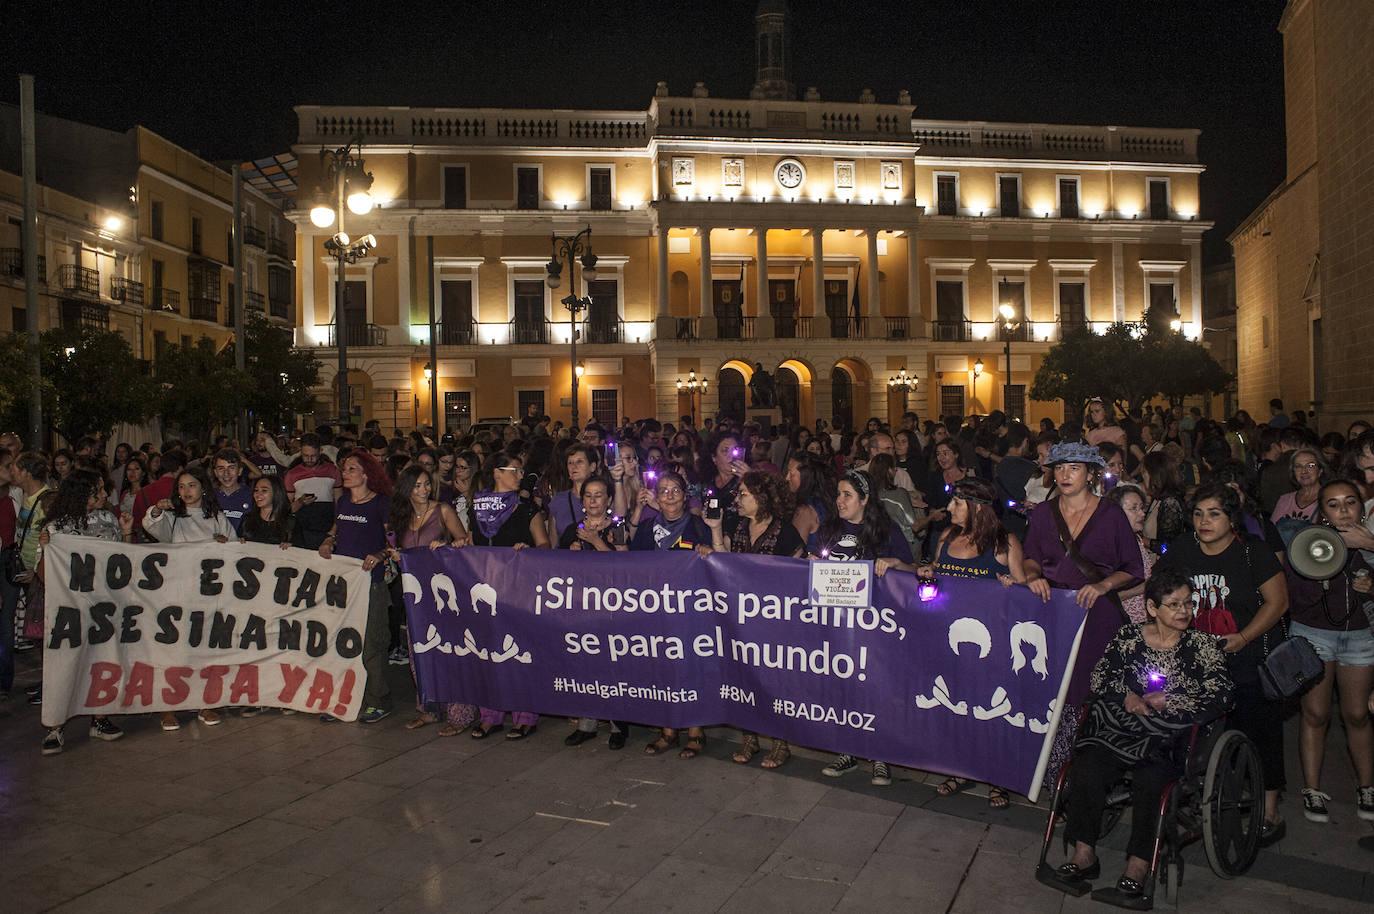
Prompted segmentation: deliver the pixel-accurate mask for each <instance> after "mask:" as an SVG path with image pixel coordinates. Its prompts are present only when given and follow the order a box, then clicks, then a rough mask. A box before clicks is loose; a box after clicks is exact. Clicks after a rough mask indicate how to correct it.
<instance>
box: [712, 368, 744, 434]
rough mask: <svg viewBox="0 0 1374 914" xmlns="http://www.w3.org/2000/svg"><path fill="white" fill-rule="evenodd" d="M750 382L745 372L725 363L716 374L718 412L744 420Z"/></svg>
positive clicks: (734, 418)
mask: <svg viewBox="0 0 1374 914" xmlns="http://www.w3.org/2000/svg"><path fill="white" fill-rule="evenodd" d="M747 389H748V382H746V381H745V379H744V374H743V373H742V372H741V371H740V370H739V369H738V368H735V367H734V366H732V365H728V364H727V365H723V366H721V369H720V374H718V375H717V376H716V399H717V401H718V404H719V405H718V406H717V407H716V411H717V413H718V414H719V415H720V416H722V417H724V418H727V419H733V420H734V421H736V422H743V421H744V409H745V407H746V406H747V405H748V399H747V397H748V394H747V393H746V391H747Z"/></svg>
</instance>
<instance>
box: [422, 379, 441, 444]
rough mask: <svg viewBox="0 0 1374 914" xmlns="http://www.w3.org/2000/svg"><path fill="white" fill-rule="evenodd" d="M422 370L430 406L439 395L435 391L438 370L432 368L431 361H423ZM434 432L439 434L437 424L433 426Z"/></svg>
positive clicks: (436, 388) (437, 385)
mask: <svg viewBox="0 0 1374 914" xmlns="http://www.w3.org/2000/svg"><path fill="white" fill-rule="evenodd" d="M424 372H425V384H426V386H428V387H429V402H430V405H431V407H432V406H433V405H434V404H435V398H436V397H438V396H439V394H438V393H437V390H438V387H439V379H438V377H437V374H438V372H436V371H435V370H434V363H433V362H426V363H425V367H424ZM430 412H431V413H433V412H434V410H433V409H431V410H430ZM434 434H435V435H438V434H439V426H438V425H437V424H436V425H435V427H434Z"/></svg>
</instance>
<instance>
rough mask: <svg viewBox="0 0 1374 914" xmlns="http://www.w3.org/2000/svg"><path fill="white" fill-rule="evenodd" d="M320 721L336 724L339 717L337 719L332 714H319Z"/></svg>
mask: <svg viewBox="0 0 1374 914" xmlns="http://www.w3.org/2000/svg"><path fill="white" fill-rule="evenodd" d="M320 723H322V724H337V723H339V719H338V718H337V717H335V716H334V715H333V714H321V715H320Z"/></svg>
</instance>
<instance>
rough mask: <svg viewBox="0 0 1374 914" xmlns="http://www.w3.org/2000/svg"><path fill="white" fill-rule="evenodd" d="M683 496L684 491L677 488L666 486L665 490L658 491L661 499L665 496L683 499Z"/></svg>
mask: <svg viewBox="0 0 1374 914" xmlns="http://www.w3.org/2000/svg"><path fill="white" fill-rule="evenodd" d="M682 494H683V492H682V490H681V489H679V488H678V487H677V486H664V487H663V488H661V489H659V490H658V497H659V498H662V497H663V496H665V495H671V496H673V497H675V498H676V497H681V496H682Z"/></svg>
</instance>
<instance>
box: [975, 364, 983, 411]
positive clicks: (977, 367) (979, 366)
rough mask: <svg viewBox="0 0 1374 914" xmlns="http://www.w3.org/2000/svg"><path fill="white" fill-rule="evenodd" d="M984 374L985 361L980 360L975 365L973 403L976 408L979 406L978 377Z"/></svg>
mask: <svg viewBox="0 0 1374 914" xmlns="http://www.w3.org/2000/svg"><path fill="white" fill-rule="evenodd" d="M982 373H983V360H982V359H981V358H980V359H979V360H978V361H976V362H974V363H973V403H974V408H975V409H977V406H978V376H979V375H980V374H982Z"/></svg>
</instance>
